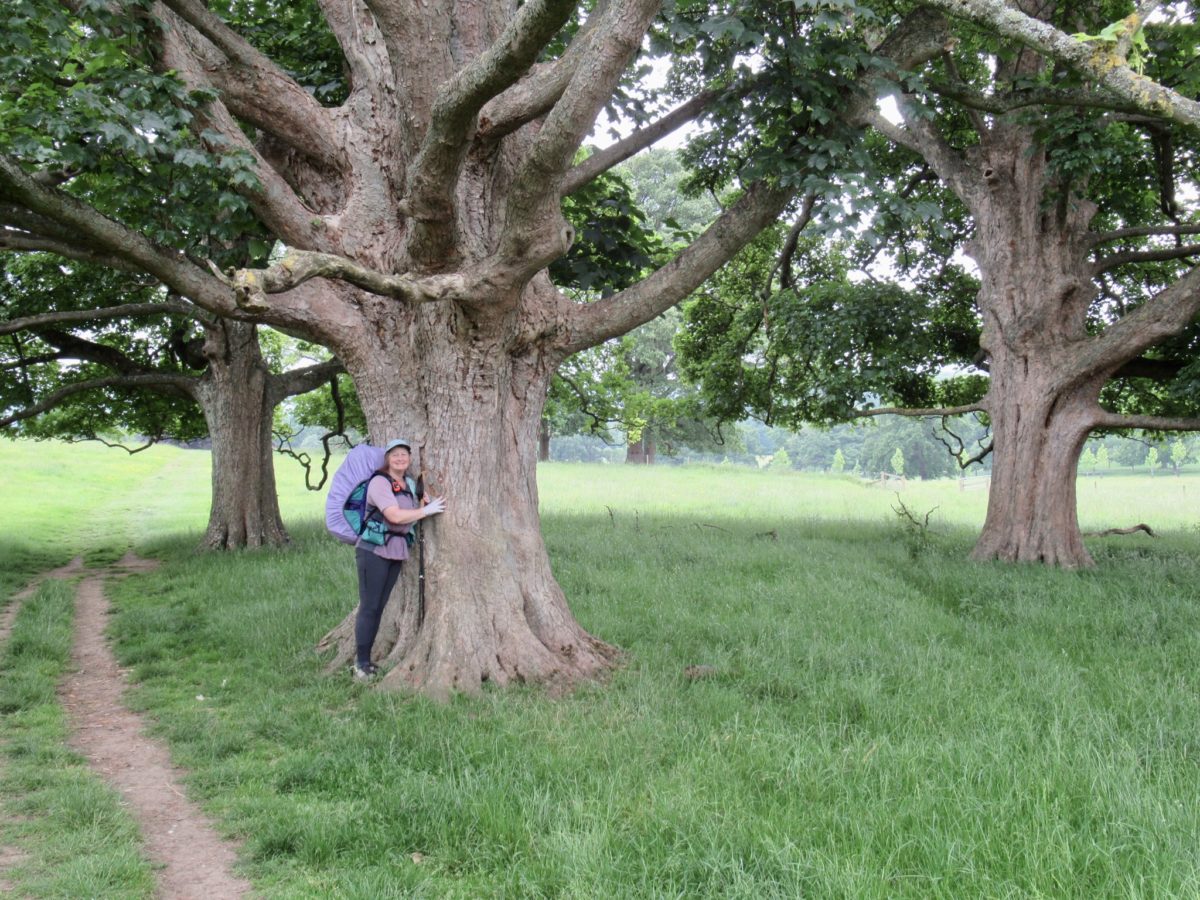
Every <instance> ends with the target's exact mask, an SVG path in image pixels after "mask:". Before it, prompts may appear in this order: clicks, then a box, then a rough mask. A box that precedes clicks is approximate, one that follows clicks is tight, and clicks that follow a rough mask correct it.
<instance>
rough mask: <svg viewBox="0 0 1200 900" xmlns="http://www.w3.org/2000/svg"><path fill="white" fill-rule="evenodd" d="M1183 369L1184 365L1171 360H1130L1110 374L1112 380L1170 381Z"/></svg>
mask: <svg viewBox="0 0 1200 900" xmlns="http://www.w3.org/2000/svg"><path fill="white" fill-rule="evenodd" d="M1183 369H1184V364H1183V363H1182V362H1179V361H1178V360H1172V359H1146V358H1145V357H1138V358H1137V359H1131V360H1129V362H1127V363H1125V364H1124V365H1123V366H1121V368H1119V369H1117V370H1116V371H1115V372H1113V373H1112V377H1113V378H1149V379H1150V380H1151V381H1158V382H1163V381H1170V380H1171V379H1172V378H1174V377H1175V376H1177V375H1178V374H1179V373H1180V372H1182V371H1183Z"/></svg>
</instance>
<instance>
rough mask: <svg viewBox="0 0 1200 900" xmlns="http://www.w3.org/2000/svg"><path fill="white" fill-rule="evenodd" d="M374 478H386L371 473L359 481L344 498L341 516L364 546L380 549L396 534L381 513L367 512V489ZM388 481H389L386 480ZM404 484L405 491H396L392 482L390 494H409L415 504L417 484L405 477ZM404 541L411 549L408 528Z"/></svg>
mask: <svg viewBox="0 0 1200 900" xmlns="http://www.w3.org/2000/svg"><path fill="white" fill-rule="evenodd" d="M376 476H378V477H380V478H387V477H388V476H386V475H381V474H380V473H379V472H372V473H371V474H370V475H369V476H367V478H365V479H363V480H362V481H360V482H359V483H358V484H356V485H355V486H354V490H352V491H351V492H350V493H349V494H348V495H347V497H346V502H345V503H343V504H342V515H343V516H345V518H346V523H347V524H348V525H349V526H350V527H351V528H352V529H354V533H355V534H356V535H358V536H359V537H360V538H362V541H363V543H364V544H374V545H375V546H377V547H382V546H383V545H384V544H386V543H387V541H388V538H390V537H391V536H392V535H394V534H395V533H396V532H394V531H392V530H391V529H389V528H388V523H387V519H385V518H384V517H383V513H381V512H380V511H379V510H377V509H376V510H372V511H371V512H370V513H368V512H367V506H368V503H367V487H368V486H369V485H370V483H371V479H372V478H375V477H376ZM388 480H389V481H390V480H391V479H388ZM404 484H405V487H406V488H407V490H401V491H397V490H396V482H395V481H392V492H393V493H394V494H411V495H412V498H413V502H414V503H416V502H417V483H416V482H415V481H413V480H412V478H410V477H408V476H407V475H406V476H405V477H404ZM404 540H406V541H407V542H408V545H409V546H410V547H411V546H412V543H413V529H412V528H409V529H408V531H407V533H405V535H404Z"/></svg>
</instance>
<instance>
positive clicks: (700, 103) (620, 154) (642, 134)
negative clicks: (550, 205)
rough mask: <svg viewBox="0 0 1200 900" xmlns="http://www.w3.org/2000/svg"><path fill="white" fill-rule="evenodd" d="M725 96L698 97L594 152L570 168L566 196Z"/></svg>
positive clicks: (709, 93)
mask: <svg viewBox="0 0 1200 900" xmlns="http://www.w3.org/2000/svg"><path fill="white" fill-rule="evenodd" d="M751 87H752V83H750V82H747V83H746V84H743V85H741V86H740V87H739V88H737V89H736V90H734V91H732V93H733V95H734V96H741V95H744V94H746V93H747V92H749V90H750V88H751ZM725 93H726V90H725V89H714V90H711V91H704V92H703V93H701V94H697V95H696V96H695V97H693V98H692V99H691V100H689V101H687V102H686V103H684V104H682V105H680V106H677V107H676V108H675V109H673V110H671V111H670V112H669V113H667V114H666V115H664V116H663V117H662V118H661V119H659V120H658V121H656V122H652V123H651V124H649V125H646V126H644V127H642V128H639V129H637V130H636V131H634V132H633V133H632V134H630V135H629V136H628V137H626V138H624V139H623V140H620V141H617V143H615V144H611V145H610V146H608V147H605V148H604V149H603V150H598V151H597V152H595V153H593V154H592V155H591V156H589V157H588V158H587V159H585V160H584V161H583V162H581V163H579V164H578V165H577V166H574V167H573V168H571V169H570V170H569V171H568V172H567V174H566V177H564V178H563V183H562V193H563V196H566V195H568V194H573V193H574V192H575V191H577V190H579V189H580V188H581V187H583V186H584V185H585V184H588V183H589V182H591V181H592V180H594V179H595V178H597V177H599V176H600V175H602V174H603V173H605V172H607V171H608V170H609V169H611V168H612V167H613V166H616V165H619V164H620V163H622V162H624V161H625V160H627V159H629V157H631V156H633V155H635V154H637V153H639V152H641V151H642V150H645V149H646V148H647V147H649V146H651V145H652V144H654V143H655V142H657V141H659V140H661V139H662V138H664V137H666V136H667V135H668V134H670V133H671V132H673V131H675V130H676V129H678V128H681V127H683V126H684V125H686V124H687V123H688V122H691V121H693V120H695V119H696V118H698V117H699V116H700V115H701V114H703V112H704V111H705V110H706V109H708V107H710V106H711V105H712V104H713V102H714V101H715V100H716V99H717V98H718V97H720V96H722V95H723V94H725Z"/></svg>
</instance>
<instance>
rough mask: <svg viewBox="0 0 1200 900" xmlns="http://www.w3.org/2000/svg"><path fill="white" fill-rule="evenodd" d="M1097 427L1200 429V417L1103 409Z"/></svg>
mask: <svg viewBox="0 0 1200 900" xmlns="http://www.w3.org/2000/svg"><path fill="white" fill-rule="evenodd" d="M1094 427H1096V428H1141V429H1142V430H1143V431H1200V418H1196V419H1194V418H1188V417H1184V416H1178V417H1177V416H1142V415H1122V414H1121V413H1114V412H1108V411H1103V412H1102V413H1101V414H1100V415H1098V416H1097V417H1096V422H1095V426H1094Z"/></svg>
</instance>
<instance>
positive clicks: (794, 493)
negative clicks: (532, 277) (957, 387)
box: [113, 466, 1200, 898]
mask: <svg viewBox="0 0 1200 900" xmlns="http://www.w3.org/2000/svg"><path fill="white" fill-rule="evenodd" d="M539 477H540V481H541V494H542V504H543V510H544V530H545V533H546V539H547V543H548V546H549V549H550V554H551V558H552V559H553V561H554V566H555V571H556V574H557V575H558V577H559V580H560V581H561V583H562V584H563V587H564V589H565V590H566V592H567V594H568V596H569V597H570V598H571V601H572V607H573V609H574V611H575V612H576V614H577V615H578V616H579V618H580V619H581V621H582V622H583V623H584V625H585V626H586V627H587V628H589V629H590V630H591V631H593V632H594V633H596V634H598V635H599V636H601V637H603V638H605V639H607V640H609V641H612V642H614V643H616V644H618V645H620V646H621V647H623V648H624V649H625V650H626V651H627V658H626V663H625V665H624V667H623V668H622V669H621V670H619V671H618V672H617V673H615V674H614V676H613V678H612V679H611V681H610V682H609V683H608V684H604V685H596V686H592V687H587V688H584V689H582V690H580V691H578V692H576V693H575V694H573V695H571V696H569V697H567V698H564V699H559V700H554V699H550V698H548V697H546V696H545V695H543V694H542V693H541V692H539V691H537V690H532V689H518V690H508V691H504V692H493V693H487V694H485V695H484V696H483V697H482V698H481V699H462V698H460V699H458V700H455V701H454V702H452V703H450V704H447V705H442V706H439V705H435V704H431V703H429V702H426V701H424V700H420V699H412V698H407V697H403V696H399V695H395V694H382V693H379V692H377V691H372V690H369V689H364V688H362V687H361V686H359V685H356V684H353V683H352V682H350V680H349V679H348V678H346V677H344V676H336V677H327V676H324V675H323V674H322V670H321V660H319V659H318V658H317V657H316V655H315V654H314V653H313V651H312V647H313V644H314V643H315V641H316V639H317V638H318V637H319V636H320V635H321V634H322V633H323V632H324V631H325V630H327V629H328V628H329V627H331V626H332V625H334V624H336V623H337V622H338V621H340V620H341V618H342V617H343V616H344V615H345V614H346V613H347V612H349V611H350V609H351V608H352V606H353V599H352V598H353V595H354V583H353V572H352V562H351V558H350V555H349V553H348V552H347V551H346V550H345V549H344V548H342V547H340V546H337V545H334V544H332V543H331V542H330V541H328V540H327V539H326V538H324V537H323V535H322V534H321V533H320V529H319V526H317V525H316V524H307V525H305V524H298V525H297V524H293V525H292V532H293V535H294V537H295V538H296V543H295V546H293V547H292V548H290V549H288V550H287V551H285V552H282V553H278V554H262V553H245V554H227V555H222V556H198V555H196V554H194V553H193V552H192V546H193V544H194V541H192V540H191V539H190V537H189V536H187V535H185V536H183V537H174V536H172V535H170V534H162V535H160V536H159V537H157V538H156V539H155V540H153V541H151V542H149V543H143V545H142V549H143V551H147V550H151V551H153V552H155V553H156V554H157V555H159V556H160V557H162V558H164V559H165V561H166V565H165V566H164V567H163V568H162V569H160V570H159V571H158V572H156V573H154V574H151V575H148V576H144V577H139V578H137V579H130V580H128V581H126V582H123V583H122V584H121V585H120V586H117V587H115V588H114V593H115V594H116V602H117V605H118V610H119V612H118V615H117V617H116V620H115V622H114V626H113V633H114V635H115V637H116V639H117V646H118V650H119V653H120V655H121V657H122V659H123V661H124V662H125V663H126V664H128V665H131V666H132V667H133V677H134V680H135V681H136V682H137V684H138V688H137V691H136V695H135V696H136V703H137V704H138V705H139V706H140V707H141V708H143V709H145V710H146V711H148V712H149V713H151V714H152V715H153V717H154V720H155V721H156V722H157V723H158V724H157V726H156V728H157V730H158V731H159V732H160V733H161V734H163V735H164V736H166V737H167V738H168V740H169V741H170V743H171V745H172V748H173V752H174V754H175V757H176V760H177V761H178V762H180V763H181V764H182V765H184V766H185V767H186V768H187V769H188V771H189V772H190V773H191V775H190V786H191V789H192V791H193V792H194V793H195V794H196V795H197V796H198V797H200V798H202V799H203V801H204V802H205V804H206V806H207V808H208V810H209V811H210V812H212V813H213V814H215V815H216V816H217V817H218V819H219V821H220V823H221V825H222V827H223V828H225V829H227V830H228V831H229V832H230V833H232V834H235V835H238V836H240V837H241V838H242V839H243V840H244V842H245V851H244V852H245V857H244V859H245V863H246V871H248V872H249V874H250V875H251V876H252V877H253V878H254V881H255V885H256V887H257V888H258V889H259V890H260V891H261V892H262V893H263V894H264V895H265V896H277V897H353V898H376V897H422V896H425V897H639V898H640V897H755V898H757V897H797V896H812V897H826V896H844V897H1003V896H1054V897H1059V896H1076V897H1096V896H1116V897H1141V896H1193V895H1197V894H1200V808H1198V807H1197V806H1196V804H1195V803H1193V802H1192V798H1194V797H1195V795H1196V793H1197V788H1198V787H1200V768H1198V766H1197V761H1198V756H1197V753H1198V749H1200V748H1198V746H1197V742H1198V740H1200V739H1198V738H1197V735H1200V691H1198V690H1197V687H1198V681H1200V676H1198V675H1197V673H1196V667H1195V660H1196V659H1197V658H1200V646H1197V645H1198V643H1200V629H1198V626H1200V605H1198V601H1200V578H1198V577H1197V575H1198V574H1200V573H1198V572H1197V562H1196V558H1197V556H1196V551H1197V549H1198V548H1197V535H1196V533H1195V531H1194V530H1191V529H1190V526H1192V525H1193V524H1194V523H1193V522H1192V521H1190V520H1189V519H1188V516H1189V513H1188V512H1187V511H1186V510H1183V511H1180V510H1178V508H1177V507H1171V508H1168V507H1167V505H1166V504H1164V505H1163V507H1162V508H1161V509H1159V510H1157V511H1153V510H1152V513H1153V514H1152V515H1142V514H1141V510H1140V509H1138V508H1135V507H1133V506H1132V505H1131V502H1132V500H1133V499H1136V498H1133V497H1123V498H1122V499H1121V500H1120V501H1119V502H1113V503H1112V504H1111V505H1110V506H1108V507H1106V506H1105V505H1104V504H1103V503H1097V504H1096V505H1095V506H1094V507H1091V508H1090V509H1091V511H1090V512H1089V511H1088V509H1089V507H1086V506H1084V511H1083V512H1082V513H1081V515H1082V517H1083V519H1084V521H1085V527H1087V523H1088V521H1089V516H1092V517H1093V518H1094V519H1095V520H1097V524H1104V525H1113V524H1132V522H1131V521H1130V520H1131V519H1144V520H1147V521H1150V522H1151V524H1154V525H1156V526H1163V524H1164V522H1166V523H1167V524H1168V525H1174V530H1173V531H1170V530H1168V533H1167V535H1166V536H1165V537H1163V538H1160V539H1158V540H1150V539H1148V538H1145V537H1133V538H1117V539H1108V540H1107V541H1091V542H1090V546H1091V547H1092V549H1093V553H1095V554H1096V555H1097V557H1098V559H1099V561H1100V566H1099V568H1098V569H1097V570H1095V571H1090V572H1080V573H1064V572H1054V571H1047V570H1043V569H1040V568H1029V567H1022V568H1008V567H1003V566H995V565H973V564H969V563H967V562H965V561H964V558H965V555H966V553H967V551H968V550H969V547H970V544H971V539H972V528H971V525H972V524H974V523H977V520H974V522H973V520H972V519H971V517H972V516H973V515H976V514H978V511H979V510H981V509H982V504H983V502H984V499H985V498H984V497H983V495H982V492H969V491H968V492H959V491H958V490H957V488H956V487H954V486H953V485H941V486H939V485H936V484H933V485H919V484H913V483H910V486H909V488H908V489H906V492H905V494H904V499H905V502H906V503H909V505H910V506H912V507H913V508H914V509H918V510H920V511H922V512H923V511H924V510H926V509H929V508H932V507H933V506H935V505H937V506H940V507H941V508H940V509H939V511H938V513H936V514H935V516H934V517H933V520H932V521H933V522H934V527H935V530H934V533H933V534H932V535H931V536H930V539H929V540H928V541H926V542H925V543H923V544H922V545H921V546H920V547H919V548H916V550H915V551H914V549H913V547H912V544H911V542H909V541H906V540H905V539H904V536H903V533H902V531H901V530H900V529H899V527H898V525H897V523H896V521H895V518H896V517H895V515H894V513H892V512H891V511H890V509H889V506H890V505H891V504H893V503H894V502H895V498H894V497H893V496H892V495H890V494H889V493H886V492H882V491H879V490H877V489H876V490H869V489H865V488H862V487H860V486H859V485H857V484H854V483H851V482H849V481H844V480H843V481H839V480H837V479H829V478H817V477H808V476H793V475H782V476H779V475H776V474H774V473H770V472H745V471H742V470H728V469H723V468H716V469H710V470H704V469H687V468H684V469H671V470H666V469H657V470H652V469H629V468H624V467H600V466H591V467H586V466H548V467H545V468H543V469H542V470H541V472H540V476H539ZM1166 480H1167V479H1162V478H1158V479H1155V482H1156V483H1157V482H1163V481H1166ZM1114 481H1118V480H1117V479H1114ZM1119 481H1122V482H1133V481H1134V480H1133V479H1120V480H1119ZM1149 481H1150V479H1146V480H1145V482H1143V483H1142V485H1141V487H1140V488H1138V489H1137V490H1136V491H1134V493H1137V494H1138V496H1139V497H1140V498H1142V499H1144V498H1145V497H1146V495H1147V494H1148V493H1149V491H1148V484H1147V483H1148V482H1149ZM1177 481H1178V482H1179V483H1178V484H1175V485H1172V490H1173V491H1174V492H1175V494H1176V495H1177V494H1178V492H1179V488H1180V487H1184V486H1190V485H1193V484H1196V482H1194V481H1190V480H1189V478H1187V477H1185V478H1183V479H1178V480H1177ZM1085 487H1086V485H1085V483H1084V482H1081V489H1080V494H1081V505H1082V504H1086V503H1087V502H1088V501H1087V498H1086V492H1085ZM1105 488H1107V484H1106V485H1105ZM284 489H286V488H284ZM1096 499H1097V500H1098V498H1096ZM315 501H319V498H313V497H310V496H307V495H305V496H300V495H298V494H293V495H291V497H290V498H289V499H288V500H287V501H285V502H287V503H295V507H294V508H297V509H301V508H305V507H306V505H307V506H311V508H312V510H313V518H314V519H315V517H316V510H317V509H318V508H319V502H315ZM606 506H607V507H610V508H611V514H610V511H609V510H608V509H606V508H605V507H606ZM972 510H975V512H973V511H972ZM184 514H185V513H184V508H183V506H181V505H180V504H178V503H176V504H175V505H174V506H172V507H171V509H170V510H164V511H162V512H161V515H162V516H163V517H164V518H163V521H164V522H165V521H167V520H168V519H169V517H171V516H174V517H177V518H179V519H181V518H182V517H183V516H184ZM199 517H200V518H199V521H200V523H201V524H202V523H203V508H202V505H201V506H200V508H199ZM1105 517H1111V518H1105ZM1118 517H1119V518H1118ZM694 665H704V666H711V667H713V668H714V669H715V674H713V675H712V677H708V678H703V679H699V680H692V679H689V678H688V677H687V676H686V674H685V669H686V668H687V667H689V666H694Z"/></svg>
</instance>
